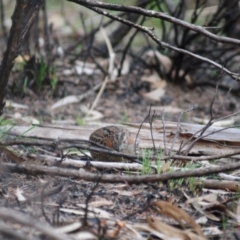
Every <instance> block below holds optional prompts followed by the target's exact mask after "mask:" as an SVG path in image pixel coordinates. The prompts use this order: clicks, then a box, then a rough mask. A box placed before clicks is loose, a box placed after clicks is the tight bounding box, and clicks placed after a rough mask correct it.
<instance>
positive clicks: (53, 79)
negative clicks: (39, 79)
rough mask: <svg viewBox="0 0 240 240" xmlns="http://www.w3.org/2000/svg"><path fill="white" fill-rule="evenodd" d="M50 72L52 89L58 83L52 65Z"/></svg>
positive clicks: (54, 68)
mask: <svg viewBox="0 0 240 240" xmlns="http://www.w3.org/2000/svg"><path fill="white" fill-rule="evenodd" d="M51 72H52V79H51V87H52V91H54V90H55V89H56V86H57V83H58V79H57V72H56V67H52V69H51Z"/></svg>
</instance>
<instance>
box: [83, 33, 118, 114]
mask: <svg viewBox="0 0 240 240" xmlns="http://www.w3.org/2000/svg"><path fill="white" fill-rule="evenodd" d="M100 31H101V33H102V35H103V38H104V40H105V42H106V45H107V48H108V53H109V67H108V76H106V77H105V79H104V81H103V83H102V86H101V88H100V90H99V92H98V94H97V97H96V99H95V100H94V102H93V104H92V106H91V108H90V109H89V111H88V112H87V114H86V116H85V117H87V116H88V115H89V113H91V111H92V110H93V109H94V108H95V107H96V105H97V103H98V101H99V99H100V97H101V96H102V93H103V91H104V89H105V87H106V85H107V82H108V81H109V78H110V79H112V78H113V67H114V59H115V53H114V52H113V49H112V46H111V43H110V41H109V38H108V37H107V34H106V32H105V30H104V29H103V28H100Z"/></svg>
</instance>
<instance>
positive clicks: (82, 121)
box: [76, 116, 86, 126]
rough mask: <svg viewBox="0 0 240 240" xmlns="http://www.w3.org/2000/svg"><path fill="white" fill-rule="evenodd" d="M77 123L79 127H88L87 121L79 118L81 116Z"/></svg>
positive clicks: (77, 118)
mask: <svg viewBox="0 0 240 240" xmlns="http://www.w3.org/2000/svg"><path fill="white" fill-rule="evenodd" d="M76 123H77V125H79V126H84V125H86V121H85V120H84V119H83V118H81V117H79V116H77V117H76Z"/></svg>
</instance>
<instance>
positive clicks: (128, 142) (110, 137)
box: [89, 126, 134, 162]
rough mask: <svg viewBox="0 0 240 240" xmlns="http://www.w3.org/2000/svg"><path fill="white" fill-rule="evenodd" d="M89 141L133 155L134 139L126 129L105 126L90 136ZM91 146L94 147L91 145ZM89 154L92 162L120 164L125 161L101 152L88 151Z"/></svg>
mask: <svg viewBox="0 0 240 240" xmlns="http://www.w3.org/2000/svg"><path fill="white" fill-rule="evenodd" d="M89 140H90V141H92V142H94V143H97V144H100V145H102V146H104V147H108V148H111V149H113V150H115V151H118V152H121V153H126V154H134V138H133V136H132V135H131V133H130V132H129V131H128V130H127V129H125V128H122V127H117V126H107V127H103V128H99V129H97V130H96V131H94V132H93V133H92V134H91V135H90V137H89ZM91 146H94V145H93V144H92V145H91ZM95 147H96V146H95ZM90 153H91V156H92V157H93V158H94V160H102V161H109V162H121V161H123V160H126V159H124V158H123V157H118V156H113V155H110V154H107V153H102V152H96V151H90Z"/></svg>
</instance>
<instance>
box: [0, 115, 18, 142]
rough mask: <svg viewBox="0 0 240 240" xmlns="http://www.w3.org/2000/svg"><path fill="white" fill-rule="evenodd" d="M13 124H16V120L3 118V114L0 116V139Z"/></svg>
mask: <svg viewBox="0 0 240 240" xmlns="http://www.w3.org/2000/svg"><path fill="white" fill-rule="evenodd" d="M14 125H16V122H15V121H14V120H13V119H4V118H3V116H0V126H1V128H0V139H1V138H3V137H4V136H5V135H6V134H7V133H8V131H10V130H11V129H12V128H13V127H14Z"/></svg>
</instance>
